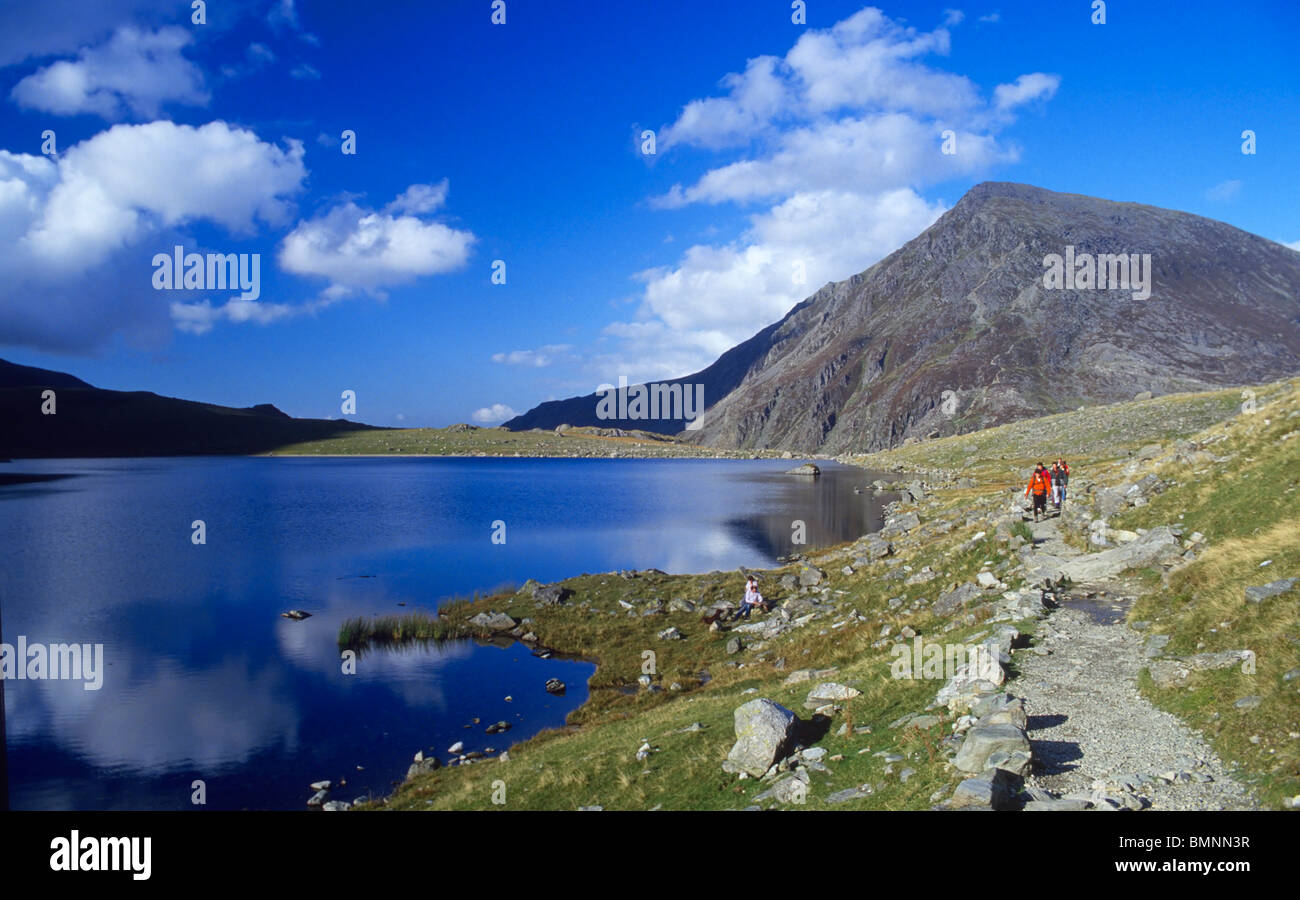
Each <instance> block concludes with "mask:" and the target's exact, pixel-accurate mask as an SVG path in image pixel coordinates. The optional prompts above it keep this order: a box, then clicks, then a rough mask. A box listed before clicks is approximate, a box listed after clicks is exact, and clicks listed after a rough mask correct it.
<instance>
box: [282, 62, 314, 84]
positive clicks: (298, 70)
mask: <svg viewBox="0 0 1300 900" xmlns="http://www.w3.org/2000/svg"><path fill="white" fill-rule="evenodd" d="M289 74H290V75H291V76H292V77H294V78H297V79H298V80H299V81H316V80H317V79H319V78H320V77H321V75H320V69H317V68H316V67H315V66H313V65H312V64H311V63H300V64H299V65H296V66H294V67H293V69H291V70H290V72H289Z"/></svg>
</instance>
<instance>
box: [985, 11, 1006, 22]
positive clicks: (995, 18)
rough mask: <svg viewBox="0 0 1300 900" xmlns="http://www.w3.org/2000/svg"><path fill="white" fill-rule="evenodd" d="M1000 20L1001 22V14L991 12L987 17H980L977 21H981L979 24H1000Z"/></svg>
mask: <svg viewBox="0 0 1300 900" xmlns="http://www.w3.org/2000/svg"><path fill="white" fill-rule="evenodd" d="M1001 20H1002V14H1001V13H996V12H991V13H989V14H988V15H984V16H980V17H979V21H981V22H988V23H990V24H991V23H993V22H1000V21H1001Z"/></svg>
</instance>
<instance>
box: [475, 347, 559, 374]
mask: <svg viewBox="0 0 1300 900" xmlns="http://www.w3.org/2000/svg"><path fill="white" fill-rule="evenodd" d="M572 349H573V348H572V346H571V345H569V344H546V345H545V346H543V347H539V348H537V349H536V350H511V351H510V352H509V353H493V354H492V361H493V362H495V363H502V364H504V365H508V366H532V367H534V368H539V369H540V368H543V367H545V366H549V365H550V364H551V363H552V362H554V361H555V357H556V356H557V355H558V354H561V353H566V352H568V351H569V350H572Z"/></svg>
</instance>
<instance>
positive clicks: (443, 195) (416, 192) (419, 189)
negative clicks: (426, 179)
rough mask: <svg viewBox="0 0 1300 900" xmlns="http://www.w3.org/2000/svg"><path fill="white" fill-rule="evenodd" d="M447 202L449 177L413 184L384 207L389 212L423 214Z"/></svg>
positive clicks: (439, 207)
mask: <svg viewBox="0 0 1300 900" xmlns="http://www.w3.org/2000/svg"><path fill="white" fill-rule="evenodd" d="M446 202H447V179H445V178H444V179H443V180H442V181H440V182H438V183H437V184H413V185H411V186H410V187H408V188H407V189H406V190H404V191H402V193H401V195H400V196H399V197H398V198H397V199H396V200H394V201H393V202H392V203H390V204H388V205H387V206H385V207H384V212H387V213H394V212H395V213H410V214H411V215H414V216H421V215H425V214H427V213H431V212H433V211H434V210H436V209H441V208H442V207H443V205H444V204H445V203H446Z"/></svg>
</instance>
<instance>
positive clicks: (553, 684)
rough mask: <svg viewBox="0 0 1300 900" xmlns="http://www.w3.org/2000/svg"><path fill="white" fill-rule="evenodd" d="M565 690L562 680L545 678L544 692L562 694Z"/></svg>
mask: <svg viewBox="0 0 1300 900" xmlns="http://www.w3.org/2000/svg"><path fill="white" fill-rule="evenodd" d="M565 690H567V688H566V687H565V684H564V682H563V681H561V680H560V679H558V678H548V679H546V693H548V694H563V693H564V692H565Z"/></svg>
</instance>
